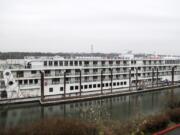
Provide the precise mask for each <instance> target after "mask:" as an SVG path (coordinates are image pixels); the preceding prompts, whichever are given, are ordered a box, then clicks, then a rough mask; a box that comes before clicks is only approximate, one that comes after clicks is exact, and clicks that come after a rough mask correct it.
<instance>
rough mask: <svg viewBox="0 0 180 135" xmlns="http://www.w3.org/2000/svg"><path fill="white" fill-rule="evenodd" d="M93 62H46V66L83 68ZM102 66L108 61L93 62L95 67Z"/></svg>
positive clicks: (117, 62)
mask: <svg viewBox="0 0 180 135" xmlns="http://www.w3.org/2000/svg"><path fill="white" fill-rule="evenodd" d="M90 63H91V62H90V61H44V66H78V65H79V66H82V64H84V65H89V64H90ZM98 63H99V64H100V63H101V64H102V65H105V64H106V61H100V62H98V61H93V62H92V64H93V65H97V64H98ZM114 63H115V64H120V63H122V64H127V61H116V62H113V61H108V64H110V65H111V64H114ZM131 63H133V64H135V63H136V61H133V62H131Z"/></svg>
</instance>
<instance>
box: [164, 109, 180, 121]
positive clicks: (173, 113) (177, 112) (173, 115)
mask: <svg viewBox="0 0 180 135" xmlns="http://www.w3.org/2000/svg"><path fill="white" fill-rule="evenodd" d="M167 114H168V116H169V118H170V120H171V121H172V122H175V123H179V122H180V108H176V109H172V110H170V111H168V112H167Z"/></svg>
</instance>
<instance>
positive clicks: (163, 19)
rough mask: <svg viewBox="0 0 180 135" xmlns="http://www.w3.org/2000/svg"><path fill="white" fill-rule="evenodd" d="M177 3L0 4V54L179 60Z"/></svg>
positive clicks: (73, 0)
mask: <svg viewBox="0 0 180 135" xmlns="http://www.w3.org/2000/svg"><path fill="white" fill-rule="evenodd" d="M179 7H180V0H0V51H44V52H90V46H91V44H93V46H94V52H105V53H110V52H119V53H121V52H124V51H126V50H133V51H134V52H142V53H144V52H147V53H149V52H150V53H152V52H156V53H161V54H179V55H180V8H179Z"/></svg>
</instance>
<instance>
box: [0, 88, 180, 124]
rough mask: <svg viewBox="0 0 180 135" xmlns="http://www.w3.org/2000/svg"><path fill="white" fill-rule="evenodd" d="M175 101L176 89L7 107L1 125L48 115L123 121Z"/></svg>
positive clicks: (179, 94)
mask: <svg viewBox="0 0 180 135" xmlns="http://www.w3.org/2000/svg"><path fill="white" fill-rule="evenodd" d="M176 100H180V90H179V88H176V89H169V90H164V91H156V92H148V93H143V94H134V95H129V96H118V97H113V98H106V99H101V100H92V101H86V102H76V103H71V104H61V105H53V106H45V107H42V106H40V105H38V104H26V105H22V106H21V107H19V105H16V106H15V105H13V106H8V107H7V106H6V107H1V108H0V126H3V127H10V126H16V125H20V124H24V123H31V122H34V121H37V120H39V119H42V118H48V117H64V118H79V119H83V120H88V121H93V120H96V121H98V120H101V119H103V120H109V119H112V120H120V121H125V120H130V119H134V118H139V117H142V116H146V115H150V114H154V113H158V112H160V111H163V110H164V109H166V108H167V106H168V105H169V103H171V102H174V101H176Z"/></svg>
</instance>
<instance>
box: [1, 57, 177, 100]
mask: <svg viewBox="0 0 180 135" xmlns="http://www.w3.org/2000/svg"><path fill="white" fill-rule="evenodd" d="M179 65H180V57H177V56H176V57H175V56H171V57H170V56H155V55H154V56H148V57H145V56H141V57H135V56H134V55H133V54H126V55H120V56H119V57H69V58H65V57H60V56H55V57H26V58H24V59H19V60H16V59H8V60H1V61H0V100H4V99H18V98H30V97H40V96H42V95H41V94H43V96H44V97H46V98H57V97H58V98H64V97H68V98H70V97H76V96H77V97H79V96H82V95H84V96H88V95H96V94H106V93H115V92H121V91H129V90H141V89H145V88H146V87H149V86H151V87H157V86H158V85H162V84H163V85H169V84H171V83H175V82H178V81H180V70H179ZM42 89H43V91H42Z"/></svg>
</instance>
